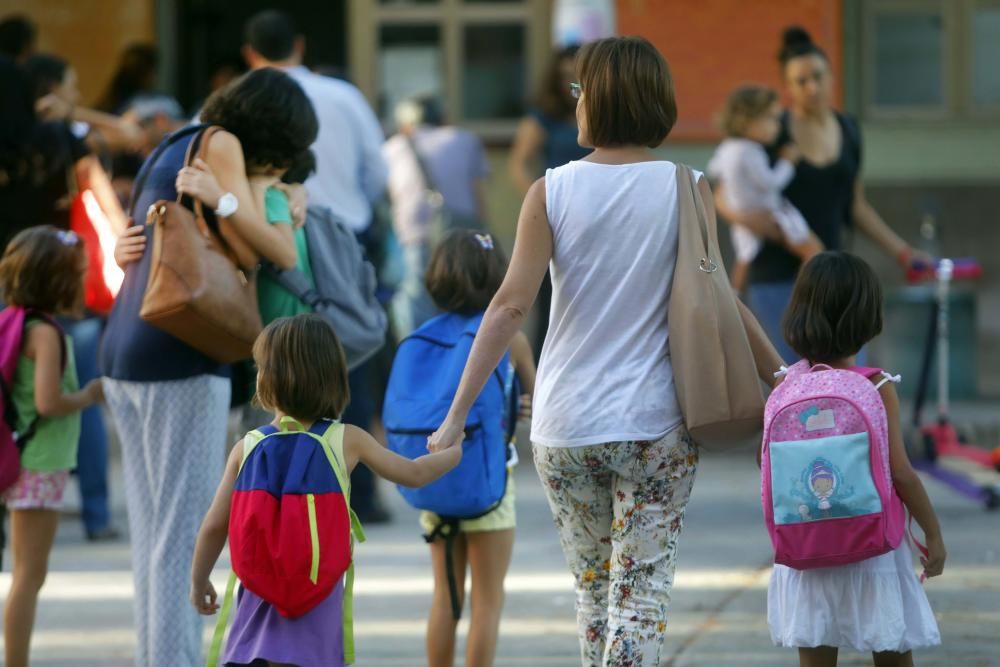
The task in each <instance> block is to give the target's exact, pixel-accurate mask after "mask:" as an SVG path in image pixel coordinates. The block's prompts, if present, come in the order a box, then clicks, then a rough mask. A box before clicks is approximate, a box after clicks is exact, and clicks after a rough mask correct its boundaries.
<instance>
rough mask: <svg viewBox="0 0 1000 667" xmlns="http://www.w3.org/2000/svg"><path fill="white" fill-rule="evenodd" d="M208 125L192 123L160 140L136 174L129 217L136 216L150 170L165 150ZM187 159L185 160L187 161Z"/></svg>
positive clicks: (129, 206)
mask: <svg viewBox="0 0 1000 667" xmlns="http://www.w3.org/2000/svg"><path fill="white" fill-rule="evenodd" d="M206 127H208V126H207V125H204V124H202V125H190V126H188V127H185V128H181V129H180V130H177V131H176V132H174V133H173V134H171V135H170V136H169V137H167V138H166V139H164V140H163V141H161V142H160V145H159V146H157V147H156V149H155V150H153V154H152V155H150V156H149V157H148V158H146V162H145V163H144V164H143V165H142V169H140V170H139V174H138V175H137V176H136V179H135V184H134V185H133V186H132V197H131V199H130V200H129V203H128V214H129V217H132V218H134V217H135V204H136V202H137V201H138V200H139V195H141V194H142V188H143V187H144V186H145V185H146V179H147V178H149V172H150V171H152V169H153V166H154V165H155V164H156V162H157V160H159V159H160V157H161V156H162V155H163V152H164V151H166V150H167V148H169V147H170V146H172V145H174V144H175V143H177V142H178V141H180V140H181V139H183V138H184V137H187V136H190V135H191V134H192V133H193V132H201V131H202V130H204V129H205V128H206ZM192 141H197V137H195V138H194V139H192ZM186 162H187V161H186V160H185V163H186Z"/></svg>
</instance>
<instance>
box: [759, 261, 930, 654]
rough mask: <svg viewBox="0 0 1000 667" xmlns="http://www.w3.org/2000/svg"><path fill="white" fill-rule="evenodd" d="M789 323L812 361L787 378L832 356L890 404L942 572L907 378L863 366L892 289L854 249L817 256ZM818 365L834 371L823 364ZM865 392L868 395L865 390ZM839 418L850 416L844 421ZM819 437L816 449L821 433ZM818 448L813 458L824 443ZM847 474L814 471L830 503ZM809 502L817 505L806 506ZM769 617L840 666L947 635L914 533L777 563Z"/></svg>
mask: <svg viewBox="0 0 1000 667" xmlns="http://www.w3.org/2000/svg"><path fill="white" fill-rule="evenodd" d="M783 330H784V337H785V339H786V340H787V341H788V343H789V345H790V346H791V347H792V348H793V349H794V350H795V352H796V354H797V355H798V356H799V357H801V358H802V359H804V360H805V361H803V362H800V367H801V368H803V369H805V370H801V369H797V368H792V369H790V371H789V375H788V376H787V377H791V376H792V374H794V373H796V372H800V373H802V372H807V371H808V369H809V368H810V367H811V366H813V365H815V364H822V365H825V367H826V368H827V370H852V371H856V372H858V373H862V374H864V375H866V377H870V378H871V379H872V382H873V383H874V384H875V387H876V389H878V394H879V396H880V397H881V403H883V404H884V407H883V406H878V405H876V408H877V409H878V410H879V411H881V410H883V409H884V415H885V422H884V423H887V424H888V440H889V451H888V462H889V469H890V471H889V472H890V473H891V477H892V485H893V487H894V488H895V491H896V494H898V496H899V498H900V500H902V501H903V504H904V505H905V506H906V509H907V511H908V512H909V513H910V515H911V516H912V518H913V519H915V520H916V522H917V524H918V525H919V526H920V528H921V530H923V531H924V535H925V536H926V537H927V554H926V555H925V556H924V557H922V558H921V564H922V565H923V567H924V576H926V577H936V576H938V575H940V574H941V572H942V571H943V569H944V562H945V557H946V554H945V546H944V540H943V538H942V537H941V526H940V525H939V524H938V520H937V516H936V515H935V513H934V508H933V506H932V505H931V502H930V499H928V497H927V492H926V491H925V490H924V485H923V483H922V482H921V481H920V477H919V476H918V475H917V473H916V472H914V470H913V467H912V466H911V465H910V460H909V458H907V455H906V448H905V447H904V445H903V437H902V433H901V426H900V418H899V397H898V396H897V394H896V388H895V387H894V386H893V385H894V383H895V382H898V381H899V377H898V376H896V377H893V376H891V375H890V374H889V373H885V372H884V371H883V372H881V373H879V372H878V371H877V369H866V368H860V367H859V365H858V362H857V355H858V352H859V351H860V350H861V349H862V347H864V346H865V345H866V344H868V342H869V341H871V340H872V339H873V338H874V337H875V336H877V335H879V333H881V331H882V288H881V286H880V285H879V281H878V278H877V277H876V276H875V273H874V272H873V271H872V270H871V267H869V266H868V265H867V264H866V263H865V262H864V261H862V260H861V259H858V258H857V257H854V256H852V255H849V254H848V253H845V252H824V253H821V254H819V255H816V256H815V257H813V258H812V259H811V260H810V261H809V262H808V263H806V265H805V266H803V267H802V271H801V272H800V274H799V278H798V281H797V282H796V283H795V288H794V290H793V292H792V297H791V303H790V305H789V307H788V313H787V315H786V317H785V320H784V325H783ZM812 372H814V373H820V374H822V373H824V372H826V371H824V370H823V368H822V367H820V368H819V369H816V368H814V369H813V371H812ZM789 388H790V390H792V391H793V392H794V391H795V387H789ZM831 391H832V392H833V393H836V392H837V389H835V388H831ZM785 400H789V399H787V398H786V399H785ZM858 400H865V399H864V398H863V397H862V396H861V395H860V394H859V395H858ZM874 400H875V401H878V398H875V399H874ZM831 414H832V413H831ZM847 419H849V418H847V417H845V420H847ZM839 420H840V416H838V424H839V423H840V422H839ZM833 439H834V438H830V440H833ZM809 442H810V443H813V444H812V445H810V446H812V447H815V446H816V443H820V440H810V441H809ZM830 446H831V447H833V446H835V445H833V443H832V442H831V444H830ZM836 446H837V447H842V446H845V445H844V444H843V443H838V444H837V445H836ZM820 447H822V445H821V444H820ZM812 451H813V452H814V454H810V456H813V455H815V452H817V451H823V450H822V449H819V450H817V449H813V450H812ZM865 460H866V461H867V458H866V459H865ZM824 463H825V461H824ZM873 465H874V464H873ZM837 474H839V471H836V470H832V469H831V468H830V466H829V465H820V466H817V467H816V469H814V470H813V471H812V473H811V474H810V477H809V482H810V485H812V484H813V482H816V483H817V485H818V484H819V483H822V486H821V487H819V488H820V489H821V490H822V491H825V492H826V495H824V496H823V497H824V499H825V500H826V501H827V502H829V498H828V495H829V492H830V491H831V490H832V488H831V483H834V482H833V480H834V479H835V476H836V475H837ZM853 481H854V480H853V479H852V483H853ZM802 508H803V511H804V512H805V513H808V512H809V508H808V507H807V506H806V505H802ZM767 620H768V625H769V626H770V629H771V639H772V640H773V641H774V643H775V644H777V645H778V646H787V647H794V648H797V649H798V651H799V665H800V666H801V667H836V665H837V654H838V649H839V648H847V649H853V650H855V651H864V652H871V653H873V659H874V663H875V665H876V667H912V665H913V655H912V651H913V650H914V649H920V648H927V647H930V646H934V645H937V644H940V643H941V635H940V633H939V632H938V627H937V622H936V621H935V620H934V612H933V611H932V610H931V607H930V604H929V603H928V601H927V594H926V593H925V592H924V590H923V589H922V588H921V587H920V583H919V582H918V581H917V577H916V575H915V574H914V572H913V555H912V552H911V551H910V546H909V544H908V539H907V538H906V537H904V538H903V541H902V542H901V543H900V545H899V546H898V547H896V549H894V550H893V551H890V552H889V553H884V554H882V555H881V556H874V557H872V558H868V559H865V560H861V561H858V562H855V563H850V564H847V565H839V566H834V567H821V568H815V569H806V570H799V569H795V568H791V567H788V566H786V565H780V564H778V565H775V566H774V572H773V573H772V574H771V581H770V586H769V589H768V595H767Z"/></svg>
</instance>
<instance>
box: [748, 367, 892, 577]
mask: <svg viewBox="0 0 1000 667" xmlns="http://www.w3.org/2000/svg"><path fill="white" fill-rule="evenodd" d="M877 375H882V377H883V379H882V381H881V382H880V383H879V384H878V385H877V386H876V385H874V384H872V382H871V378H873V377H875V376H877ZM898 380H899V378H898V377H897V378H893V377H892V376H890V375H889V374H888V373H885V372H884V371H882V370H881V369H878V368H853V369H851V370H836V369H832V368H830V367H829V366H825V365H818V366H813V367H811V368H810V366H809V363H808V362H806V361H800V362H798V363H797V364H795V365H794V366H792V367H791V368H789V369H787V375H786V377H785V381H784V382H782V383H781V384H780V385H779V386H778V388H777V389H775V390H774V392H773V393H772V394H771V396H770V398H768V400H767V405H766V407H765V409H764V442H763V448H762V455H761V500H762V502H763V505H764V519H765V521H766V522H767V529H768V532H769V533H770V534H771V543H772V544H773V545H774V562H775V563H780V564H782V565H787V566H789V567H793V568H795V569H798V570H808V569H812V568H817V567H830V566H834V565H846V564H847V563H854V562H857V561H861V560H865V559H866V558H872V557H874V556H879V555H881V554H884V553H887V552H889V551H892V550H893V549H895V548H896V547H897V546H899V543H900V541H901V540H902V539H903V534H904V532H905V526H904V523H905V521H904V519H905V514H904V508H903V503H902V501H900V499H899V496H897V495H896V490H895V488H894V487H893V485H892V473H891V470H890V468H889V426H888V420H887V418H886V412H885V405H884V404H883V403H882V397H881V396H879V393H878V387H881V386H882V384H884V383H886V382H890V381H897V382H898Z"/></svg>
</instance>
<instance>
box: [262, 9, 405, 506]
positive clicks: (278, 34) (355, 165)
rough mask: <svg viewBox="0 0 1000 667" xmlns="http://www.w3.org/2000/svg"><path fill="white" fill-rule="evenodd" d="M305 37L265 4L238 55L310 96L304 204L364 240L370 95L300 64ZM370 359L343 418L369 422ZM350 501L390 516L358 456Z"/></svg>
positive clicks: (372, 183)
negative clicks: (309, 171) (311, 160)
mask: <svg viewBox="0 0 1000 667" xmlns="http://www.w3.org/2000/svg"><path fill="white" fill-rule="evenodd" d="M303 53H305V38H304V37H303V36H302V35H300V34H299V33H298V32H297V31H296V29H295V24H294V23H292V20H291V19H290V18H289V17H288V16H286V15H285V14H283V13H281V12H278V11H274V10H269V11H264V12H260V13H259V14H256V15H255V16H253V17H252V18H251V19H250V20H249V21H247V23H246V26H245V29H244V45H243V58H244V59H245V60H246V62H247V65H249V67H250V68H251V69H259V68H262V67H275V68H278V69H281V70H284V72H285V73H287V74H288V75H289V76H291V77H292V78H293V79H295V81H296V82H298V84H299V85H300V86H302V90H304V91H305V93H306V95H307V96H308V97H309V99H310V100H311V101H312V103H313V108H314V109H315V110H316V117H317V118H318V119H319V135H318V136H317V137H316V143H314V144H313V145H312V151H313V154H315V156H316V172H315V174H313V176H312V177H310V178H309V179H308V180H307V181H306V183H305V186H306V192H307V193H308V197H309V204H310V205H319V206H326V207H328V208H329V209H330V210H332V211H333V212H334V214H335V215H336V216H337V217H339V218H340V219H341V220H343V222H344V224H346V225H347V226H348V227H350V228H351V229H352V230H353V231H354V234H355V235H356V236H357V237H358V240H359V241H361V242H362V244H364V245H368V244H370V243H372V242H373V241H374V239H371V238H370V237H369V235H368V234H367V232H368V228H369V227H370V226H371V223H372V205H373V203H374V202H375V201H376V200H378V199H379V198H380V197H381V196H382V193H383V192H385V186H386V178H387V170H386V165H385V161H384V160H383V159H382V142H383V141H384V139H385V136H384V135H383V133H382V127H381V126H380V125H379V122H378V120H377V119H376V118H375V114H374V113H373V112H372V110H371V107H369V106H368V101H367V100H366V99H365V98H364V96H363V95H362V94H361V91H359V90H358V89H357V88H355V87H354V86H352V85H351V84H349V83H347V82H345V81H340V80H338V79H334V78H332V77H326V76H321V75H319V74H314V73H313V72H310V71H309V70H308V69H306V68H305V67H303V66H302V54H303ZM372 370H373V366H372V365H371V362H367V363H365V364H363V365H361V366H360V367H358V368H355V369H354V370H353V371H351V372H350V374H349V375H348V382H349V384H350V388H351V402H350V404H349V405H348V406H347V409H346V410H345V411H344V414H343V415H342V419H343V421H344V422H345V423H347V424H353V425H354V426H358V427H360V428H363V429H364V430H366V431H370V430H371V422H372V418H373V416H374V412H375V402H374V398H373V392H372V389H371V381H372ZM351 489H352V493H351V507H352V508H353V509H354V511H355V512H357V514H358V517H359V518H360V519H361V521H362V522H364V523H365V524H372V523H383V522H385V521H388V520H389V519H390V518H391V517H390V515H389V513H388V512H387V511H386V510H385V509H384V507H383V506H382V503H381V502H380V501H379V499H378V491H377V487H376V484H375V477H374V475H373V474H372V472H371V471H370V470H368V469H367V468H366V467H365V466H364V465H363V464H359V465H358V466H357V467H356V468H355V469H354V472H353V473H352V474H351Z"/></svg>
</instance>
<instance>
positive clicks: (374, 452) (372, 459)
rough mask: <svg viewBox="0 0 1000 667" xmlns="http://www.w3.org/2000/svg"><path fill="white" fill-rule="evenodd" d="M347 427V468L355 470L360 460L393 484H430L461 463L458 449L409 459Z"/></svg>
mask: <svg viewBox="0 0 1000 667" xmlns="http://www.w3.org/2000/svg"><path fill="white" fill-rule="evenodd" d="M346 428H347V430H346V432H345V433H344V456H345V457H346V458H347V466H348V468H349V469H350V470H354V466H356V465H357V464H358V462H359V461H360V462H361V463H364V464H365V465H366V466H368V467H369V468H371V469H372V472H374V473H375V474H376V475H378V476H379V477H382V478H384V479H387V480H389V481H390V482H393V483H395V484H401V485H403V486H407V487H411V488H414V487H418V486H424V485H426V484H430V483H431V482H433V481H434V480H436V479H437V478H438V477H440V476H441V475H443V474H445V473H446V472H448V471H449V470H451V469H452V468H454V467H455V466H457V465H458V463H459V461H461V460H462V448H461V447H452V448H451V449H449V450H447V451H443V452H435V453H433V454H425V455H424V456H421V457H418V458H416V459H412V460H411V459H408V458H406V457H403V456H400V455H399V454H396V453H395V452H391V451H389V450H388V449H386V448H385V447H383V446H382V445H381V444H379V442H378V441H377V440H375V438H373V437H372V436H371V435H369V434H368V432H366V431H364V430H362V429H360V428H357V427H356V426H347V427H346Z"/></svg>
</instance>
